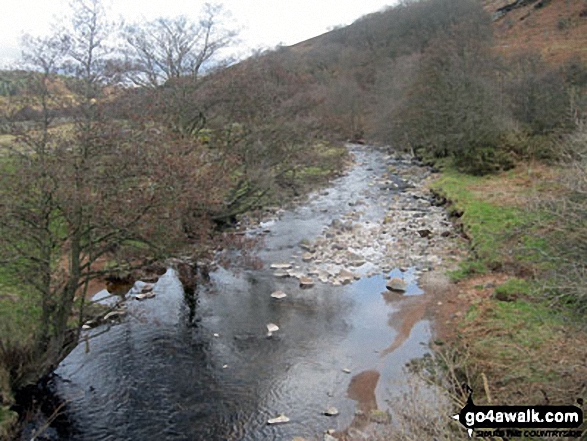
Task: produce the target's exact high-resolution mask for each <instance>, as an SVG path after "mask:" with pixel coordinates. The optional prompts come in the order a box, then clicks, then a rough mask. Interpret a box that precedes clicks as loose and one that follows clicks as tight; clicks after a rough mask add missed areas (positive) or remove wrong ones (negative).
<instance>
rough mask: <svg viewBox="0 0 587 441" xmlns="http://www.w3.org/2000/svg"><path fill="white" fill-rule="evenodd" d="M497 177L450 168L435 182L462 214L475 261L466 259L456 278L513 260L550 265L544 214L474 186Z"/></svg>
mask: <svg viewBox="0 0 587 441" xmlns="http://www.w3.org/2000/svg"><path fill="white" fill-rule="evenodd" d="M510 173H511V172H510ZM496 179H500V177H499V176H487V177H475V176H469V175H465V174H462V173H458V172H456V171H454V170H447V171H445V173H444V174H443V177H442V178H440V179H439V180H438V181H436V182H435V183H434V184H433V186H432V188H433V190H434V191H436V192H437V193H439V194H441V195H442V196H444V197H445V198H446V199H447V200H449V201H450V202H451V207H450V208H449V210H450V211H451V212H452V214H457V215H461V214H462V216H461V218H460V221H461V222H462V226H463V230H464V232H465V233H466V234H467V236H468V237H469V238H470V248H471V251H472V257H473V261H470V262H466V263H464V264H463V266H462V268H461V269H460V270H457V271H456V272H455V273H454V274H453V275H452V277H453V279H455V280H461V279H463V278H465V277H467V276H468V275H470V274H475V273H477V274H483V273H485V272H487V270H497V269H501V268H503V267H504V266H505V265H507V264H508V263H511V262H512V261H515V262H518V263H528V264H533V265H534V264H536V265H544V267H545V268H546V267H547V264H548V262H546V261H545V259H544V256H545V255H548V254H549V252H550V251H551V250H550V247H549V244H548V242H547V240H546V239H544V238H542V237H541V236H540V234H539V233H538V226H539V225H540V224H542V223H543V222H544V221H545V219H546V216H545V214H544V213H540V212H537V211H534V212H533V211H530V210H526V209H523V208H520V207H515V206H508V205H506V204H499V203H496V202H494V201H490V200H489V198H484V197H483V195H481V196H480V195H479V193H478V192H474V191H472V190H471V188H472V187H475V188H483V186H484V184H486V183H488V182H489V181H491V180H496Z"/></svg>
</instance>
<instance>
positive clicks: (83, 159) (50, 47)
mask: <svg viewBox="0 0 587 441" xmlns="http://www.w3.org/2000/svg"><path fill="white" fill-rule="evenodd" d="M73 8H74V9H73V20H72V26H71V27H70V28H69V29H67V32H65V33H63V34H56V36H54V37H51V38H49V39H28V44H27V46H26V48H25V59H26V60H27V61H28V62H29V64H30V67H31V69H33V70H37V71H38V70H41V73H40V74H39V73H33V74H31V75H30V78H29V82H28V86H29V87H28V93H27V95H23V96H20V97H17V98H15V100H18V99H20V100H21V101H22V103H30V104H31V105H33V106H34V107H35V108H38V109H40V113H39V115H40V116H39V118H38V119H37V120H35V121H29V122H28V124H27V125H23V124H14V125H13V126H12V134H13V135H14V137H15V141H14V142H13V143H12V144H11V145H9V146H8V147H6V148H5V149H4V148H3V151H2V152H1V154H2V162H0V235H1V237H2V238H3V240H2V242H0V261H1V262H2V263H3V265H10V267H11V269H12V270H13V273H14V274H15V275H16V276H17V280H18V281H19V284H20V285H22V286H26V287H27V289H29V290H30V292H31V293H34V294H33V298H34V302H35V303H36V305H35V306H36V310H38V311H39V317H38V325H37V326H36V329H35V335H34V336H33V339H32V340H33V341H32V342H31V343H30V344H31V348H30V358H29V359H27V360H24V361H22V360H8V362H9V363H14V364H15V365H14V366H10V367H9V370H10V371H11V373H12V374H11V375H12V379H11V381H12V384H13V385H14V387H20V386H22V385H24V384H27V383H30V382H32V381H36V380H37V379H38V378H40V377H41V376H43V375H45V374H47V373H48V372H50V370H51V369H52V368H54V367H55V366H56V365H57V364H58V363H59V362H60V361H61V359H63V357H64V356H66V355H67V353H68V352H69V350H70V349H71V348H72V347H73V346H74V345H75V344H77V336H78V333H79V329H80V328H81V325H82V319H83V304H84V301H83V299H84V294H85V290H86V287H87V284H88V282H89V281H90V280H92V279H93V278H96V277H99V276H100V275H102V274H104V270H103V269H102V268H100V267H99V266H96V262H98V260H99V259H103V258H108V259H110V260H114V261H118V262H127V263H128V264H130V263H131V262H135V263H136V262H138V261H140V259H141V258H142V257H146V256H148V257H152V256H156V255H157V253H158V252H164V251H166V250H169V249H171V248H176V247H177V248H179V246H180V244H185V242H186V235H187V234H188V233H189V235H190V236H191V237H192V238H194V240H204V239H205V238H206V237H207V235H208V232H209V230H208V226H209V223H207V222H206V219H205V211H204V210H199V211H198V210H197V209H198V208H199V207H200V206H201V205H203V206H210V207H211V206H213V205H214V200H215V199H219V197H217V196H216V194H215V190H214V189H212V188H209V187H207V184H206V183H207V182H212V180H211V179H210V176H211V175H217V174H218V173H216V171H217V170H214V169H213V167H210V166H209V162H208V161H207V160H206V159H205V158H203V157H201V155H199V154H198V153H195V152H194V150H193V149H191V148H189V146H187V147H186V143H189V141H186V140H178V139H177V138H174V137H171V136H169V134H168V132H166V131H164V130H151V131H149V130H145V121H144V120H142V119H141V112H135V115H134V118H133V117H132V116H133V115H129V117H128V118H127V119H126V120H124V121H121V120H116V119H113V118H111V117H110V115H109V114H108V112H107V109H108V101H109V100H108V99H106V96H105V87H104V85H105V84H106V83H107V81H108V80H109V78H108V71H107V69H106V65H107V60H108V56H109V54H110V51H109V49H108V47H107V46H106V44H105V43H106V38H105V37H106V32H105V30H106V29H107V27H106V24H107V22H106V21H105V20H104V15H103V10H102V8H101V5H100V3H99V1H98V0H77V1H76V2H74V3H73ZM64 70H67V72H69V73H70V75H69V76H67V77H64V76H61V77H57V76H56V75H55V73H56V72H63V71H64ZM56 84H59V88H57V89H59V90H55V85H56ZM110 99H112V98H110ZM22 103H21V104H22ZM16 104H18V103H16ZM64 108H67V110H68V112H69V113H70V114H71V115H72V118H71V120H70V121H69V122H68V123H67V124H66V125H64V126H62V127H55V124H53V120H54V119H53V116H54V114H55V111H56V110H61V109H64ZM151 125H152V124H151ZM186 152H187V153H186ZM213 182H218V178H215V180H214V181H213ZM220 188H222V187H221V186H220ZM188 203H189V205H188ZM200 204H201V205H200ZM188 208H189V210H190V211H189V212H188ZM187 214H189V215H190V217H189V219H186V215H187ZM177 248H176V249H177ZM76 297H78V298H79V299H80V303H79V309H78V308H76V307H75V299H76ZM73 317H76V318H77V320H78V321H77V323H76V324H77V326H75V325H74V324H73V323H72V318H73ZM3 337H4V335H3ZM0 355H1V354H0ZM3 361H6V360H3Z"/></svg>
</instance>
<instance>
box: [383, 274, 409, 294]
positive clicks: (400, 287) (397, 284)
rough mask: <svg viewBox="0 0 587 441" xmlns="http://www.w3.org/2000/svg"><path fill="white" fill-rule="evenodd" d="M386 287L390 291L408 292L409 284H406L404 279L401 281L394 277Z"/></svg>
mask: <svg viewBox="0 0 587 441" xmlns="http://www.w3.org/2000/svg"><path fill="white" fill-rule="evenodd" d="M386 287H387V289H388V290H390V291H396V292H406V289H407V288H408V284H407V283H406V282H404V281H403V280H402V279H400V278H399V277H394V278H393V279H391V280H390V281H389V282H387V285H386Z"/></svg>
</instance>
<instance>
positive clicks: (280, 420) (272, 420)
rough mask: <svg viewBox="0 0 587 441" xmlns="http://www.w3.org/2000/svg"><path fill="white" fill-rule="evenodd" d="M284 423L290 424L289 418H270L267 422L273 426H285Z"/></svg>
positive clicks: (282, 415) (282, 416) (281, 416)
mask: <svg viewBox="0 0 587 441" xmlns="http://www.w3.org/2000/svg"><path fill="white" fill-rule="evenodd" d="M284 423H289V418H288V417H286V416H285V415H284V414H281V415H279V416H278V417H275V418H270V419H269V420H268V421H267V424H270V425H273V424H284Z"/></svg>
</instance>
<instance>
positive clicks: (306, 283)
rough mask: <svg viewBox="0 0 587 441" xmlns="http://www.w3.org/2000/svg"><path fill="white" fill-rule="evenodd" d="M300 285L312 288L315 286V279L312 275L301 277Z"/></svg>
mask: <svg viewBox="0 0 587 441" xmlns="http://www.w3.org/2000/svg"><path fill="white" fill-rule="evenodd" d="M300 286H301V287H302V288H311V287H312V286H314V280H312V279H311V278H310V277H300Z"/></svg>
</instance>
